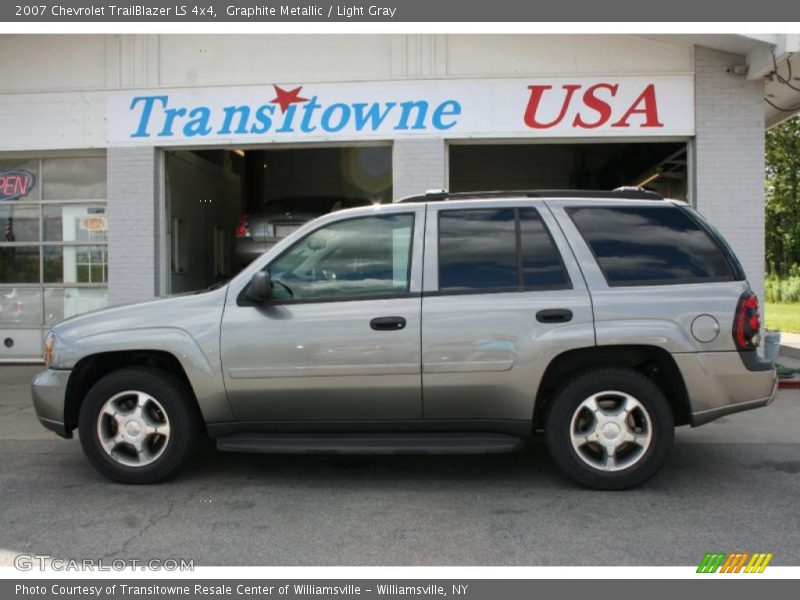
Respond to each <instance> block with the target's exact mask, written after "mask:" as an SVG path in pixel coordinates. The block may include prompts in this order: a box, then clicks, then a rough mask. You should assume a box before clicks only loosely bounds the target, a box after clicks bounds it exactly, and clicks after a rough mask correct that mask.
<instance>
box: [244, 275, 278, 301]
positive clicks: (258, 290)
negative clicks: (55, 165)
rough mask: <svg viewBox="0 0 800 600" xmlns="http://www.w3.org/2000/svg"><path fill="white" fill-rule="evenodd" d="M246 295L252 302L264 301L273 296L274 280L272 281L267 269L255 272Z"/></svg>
mask: <svg viewBox="0 0 800 600" xmlns="http://www.w3.org/2000/svg"><path fill="white" fill-rule="evenodd" d="M245 295H246V296H247V299H248V300H250V301H251V302H258V303H262V302H266V301H267V300H269V299H270V297H271V296H272V282H271V281H270V278H269V273H267V272H266V271H257V272H255V273H253V277H252V278H251V279H250V284H249V285H248V286H247V291H246V292H245Z"/></svg>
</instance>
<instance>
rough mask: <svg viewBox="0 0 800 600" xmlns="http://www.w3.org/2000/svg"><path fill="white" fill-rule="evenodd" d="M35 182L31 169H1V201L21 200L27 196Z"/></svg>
mask: <svg viewBox="0 0 800 600" xmlns="http://www.w3.org/2000/svg"><path fill="white" fill-rule="evenodd" d="M34 182H35V178H34V176H33V173H31V172H30V171H0V201H2V200H19V199H20V198H23V197H25V196H27V195H28V192H30V191H31V189H33V184H34Z"/></svg>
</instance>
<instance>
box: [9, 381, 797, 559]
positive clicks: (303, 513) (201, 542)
mask: <svg viewBox="0 0 800 600" xmlns="http://www.w3.org/2000/svg"><path fill="white" fill-rule="evenodd" d="M39 368H41V367H22V366H13V367H11V366H4V367H0V565H2V564H11V563H12V561H13V557H14V556H15V555H17V554H20V553H27V554H40V555H50V556H54V557H59V558H65V559H84V558H93V559H99V558H103V559H106V560H109V559H112V558H128V559H139V560H148V559H152V558H158V559H167V558H173V559H181V558H182V559H187V560H188V559H192V560H194V561H195V564H196V565H692V564H698V563H699V561H700V560H701V559H702V557H703V555H704V554H705V553H706V552H711V551H722V552H733V551H747V552H755V551H759V552H772V553H774V555H775V556H774V559H773V562H772V563H771V564H773V565H797V564H800V391H794V390H783V391H781V392H780V393H779V396H778V399H777V400H776V401H775V403H774V404H773V405H771V406H769V407H767V408H765V409H760V410H756V411H752V412H748V413H742V414H738V415H732V416H729V417H725V418H723V419H720V420H719V421H716V422H714V423H711V424H709V425H706V426H704V427H701V428H698V429H690V428H681V429H679V430H678V433H677V436H676V443H675V448H674V450H673V453H672V455H671V457H670V459H669V460H668V462H667V464H666V465H665V466H664V468H663V470H662V471H661V472H660V473H659V474H658V475H657V476H656V477H655V478H654V479H652V480H651V481H650V482H648V483H646V484H645V485H643V486H641V487H639V488H637V489H634V490H628V491H625V492H596V491H591V490H586V489H582V488H579V487H576V486H575V485H574V484H572V483H571V482H570V481H568V480H566V479H565V478H564V477H562V476H561V475H560V474H559V473H558V472H557V470H556V469H555V467H554V466H553V465H552V464H551V462H550V460H549V458H548V456H547V453H546V452H545V449H544V445H543V443H542V441H541V440H535V441H534V442H533V443H532V444H531V445H530V446H529V448H528V449H526V450H525V451H524V452H521V453H518V454H511V455H489V456H426V457H374V458H373V457H368V458H333V457H319V456H265V455H253V454H250V455H248V454H241V455H236V454H226V453H221V452H217V451H216V450H214V449H213V447H212V446H211V445H209V446H208V447H206V448H204V449H202V450H201V451H200V452H199V453H198V455H197V456H196V457H195V459H194V461H193V462H192V464H191V465H190V466H189V468H187V469H186V470H184V471H183V472H182V473H181V475H180V476H179V477H177V478H175V479H173V480H171V481H169V482H167V483H162V484H160V485H153V486H124V485H120V484H115V483H111V482H109V481H107V480H105V479H104V478H103V477H101V476H100V475H99V474H97V473H96V472H95V471H94V470H93V469H92V467H91V466H90V465H89V464H88V462H87V461H86V460H85V459H84V457H83V454H82V452H81V448H80V443H79V441H78V439H77V437H76V438H75V439H72V440H63V439H60V438H58V437H57V436H55V435H54V434H52V433H49V432H48V431H46V430H45V429H43V428H42V427H41V426H40V425H39V423H38V421H37V420H36V418H35V415H34V412H33V408H32V407H31V403H30V398H29V391H28V385H29V381H30V379H31V377H32V376H33V374H34V373H35V372H36V371H37V370H38V369H39Z"/></svg>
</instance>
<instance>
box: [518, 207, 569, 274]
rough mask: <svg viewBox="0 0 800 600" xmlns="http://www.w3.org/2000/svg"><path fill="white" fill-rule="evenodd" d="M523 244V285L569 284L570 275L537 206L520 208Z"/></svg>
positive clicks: (521, 239)
mask: <svg viewBox="0 0 800 600" xmlns="http://www.w3.org/2000/svg"><path fill="white" fill-rule="evenodd" d="M519 219H520V225H519V227H520V241H521V244H522V285H523V287H526V288H540V289H541V288H545V289H558V288H564V287H569V285H570V282H569V277H568V276H567V273H566V271H565V270H564V264H563V263H562V262H561V255H560V254H559V253H558V250H557V249H556V246H555V244H554V243H553V240H552V238H551V237H550V234H549V233H548V231H547V227H546V226H545V224H544V222H543V221H542V218H541V217H540V216H539V212H538V211H537V210H536V209H534V208H523V209H521V210H520V211H519Z"/></svg>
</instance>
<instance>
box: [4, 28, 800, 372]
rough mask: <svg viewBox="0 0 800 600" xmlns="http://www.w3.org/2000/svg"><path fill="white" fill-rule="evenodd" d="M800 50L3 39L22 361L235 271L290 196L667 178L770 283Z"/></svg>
mask: <svg viewBox="0 0 800 600" xmlns="http://www.w3.org/2000/svg"><path fill="white" fill-rule="evenodd" d="M797 51H800V36H797V35H764V36H745V35H686V36H681V35H670V36H622V35H597V36H592V35H554V36H545V35H349V36H345V35H314V36H310V35H309V36H301V35H284V36H282V35H237V36H229V35H206V36H199V35H137V36H119V35H78V36H67V35H65V36H57V35H46V36H45V35H3V36H0V81H2V86H0V225H3V231H4V235H3V236H0V341H2V344H0V360H4V359H6V360H9V359H16V360H19V359H25V358H31V359H32V358H36V357H38V356H40V354H41V340H42V332H43V331H46V329H47V327H48V326H49V325H51V324H52V323H54V322H57V321H58V320H60V319H62V318H64V317H67V316H70V315H73V314H76V313H79V312H83V311H86V310H91V309H94V308H97V307H100V306H104V305H106V304H109V303H110V304H116V303H121V302H129V301H136V300H145V299H148V298H152V297H154V296H158V295H163V294H168V293H172V292H177V291H186V290H191V289H199V288H202V287H206V286H208V285H209V284H211V283H214V282H215V281H217V280H219V279H222V278H226V277H229V276H231V275H232V274H234V273H235V271H236V270H237V267H238V266H239V265H238V263H237V260H236V256H234V253H233V250H232V248H233V238H234V232H235V230H236V228H237V226H238V225H239V222H240V218H241V217H242V215H245V214H248V213H255V212H258V211H259V210H260V209H262V208H263V205H264V202H265V201H268V200H272V199H276V198H285V197H288V198H289V199H288V200H287V201H288V202H290V201H291V198H292V197H295V198H297V197H300V196H332V195H333V196H336V195H338V196H348V197H357V198H363V199H367V200H371V201H374V202H378V201H381V202H388V201H391V200H395V199H398V198H400V197H403V196H406V195H409V194H413V193H418V192H423V191H425V190H428V189H433V188H447V189H450V190H453V191H457V190H462V191H463V190H486V189H521V188H593V189H609V188H614V187H617V186H621V185H639V186H646V187H648V188H650V189H653V190H655V191H659V192H662V193H663V194H664V195H669V196H672V197H678V198H682V199H686V200H688V201H689V202H691V203H692V204H693V205H694V206H696V208H698V209H699V210H700V211H701V212H703V213H704V214H705V215H706V216H707V217H708V218H709V219H710V220H711V221H712V222H713V223H714V224H715V225H716V226H717V227H718V228H719V229H720V230H721V232H722V233H723V234H724V235H725V236H726V237H727V239H728V240H729V242H730V243H731V245H732V246H733V247H734V249H735V251H736V252H737V254H738V255H739V257H740V258H741V260H742V262H743V264H744V267H745V269H746V271H747V273H748V277H749V279H750V281H751V283H752V284H753V286H754V287H755V288H756V289H757V290H759V291H760V290H761V289H762V286H763V271H764V266H763V261H764V259H763V257H764V235H763V229H764V188H763V180H764V131H765V128H767V127H770V126H771V125H773V124H775V123H777V122H779V121H781V120H783V119H785V118H787V117H789V116H790V115H791V114H793V113H794V112H796V111H797V109H798V108H799V107H798V105H800V93H798V92H797V91H796V90H794V89H792V87H791V86H789V85H786V82H787V81H788V82H789V83H792V84H793V86H794V87H798V81H799V80H798V78H797V76H795V74H797V75H800V59H798V58H797V57H795V58H792V53H793V52H797ZM790 66H793V69H794V70H793V71H792V73H791V76H790V72H789V68H790ZM776 68H777V71H778V73H779V74H780V75H781V77H775V76H774V75H771V73H773V71H775V69H776Z"/></svg>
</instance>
